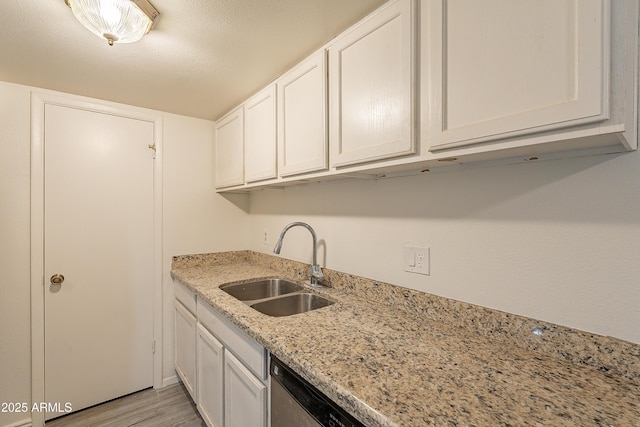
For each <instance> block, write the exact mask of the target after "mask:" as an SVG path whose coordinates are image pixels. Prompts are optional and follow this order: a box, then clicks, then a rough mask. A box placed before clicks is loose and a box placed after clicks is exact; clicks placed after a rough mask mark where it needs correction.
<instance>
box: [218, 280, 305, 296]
mask: <svg viewBox="0 0 640 427" xmlns="http://www.w3.org/2000/svg"><path fill="white" fill-rule="evenodd" d="M220 289H222V290H223V291H224V292H226V293H228V294H229V295H231V296H232V297H235V298H237V299H239V300H240V301H254V300H260V299H265V298H271V297H275V296H280V295H285V294H290V293H291V292H297V291H301V290H303V289H304V287H303V286H300V285H298V284H296V283H293V282H289V281H288V280H284V279H265V280H258V281H256V282H249V283H233V284H230V285H223V286H220Z"/></svg>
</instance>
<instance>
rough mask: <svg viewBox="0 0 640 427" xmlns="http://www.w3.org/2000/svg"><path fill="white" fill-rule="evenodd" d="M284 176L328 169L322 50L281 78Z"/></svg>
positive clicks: (280, 143) (280, 147) (280, 141)
mask: <svg viewBox="0 0 640 427" xmlns="http://www.w3.org/2000/svg"><path fill="white" fill-rule="evenodd" d="M277 87H278V120H277V121H278V157H279V167H280V175H281V176H290V175H296V174H301V173H305V172H314V171H320V170H325V169H327V166H328V161H327V68H326V54H325V51H324V50H320V51H318V52H316V53H315V54H313V55H312V56H310V57H309V58H307V59H306V60H304V61H302V62H301V63H300V64H298V65H297V66H295V67H294V68H292V69H291V70H289V71H288V72H287V73H286V74H284V75H283V76H282V77H280V78H279V79H278V81H277Z"/></svg>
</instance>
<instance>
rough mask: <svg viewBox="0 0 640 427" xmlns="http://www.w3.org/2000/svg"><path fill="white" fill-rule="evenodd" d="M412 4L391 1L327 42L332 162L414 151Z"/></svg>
mask: <svg viewBox="0 0 640 427" xmlns="http://www.w3.org/2000/svg"><path fill="white" fill-rule="evenodd" d="M414 7H415V4H414V2H413V1H411V0H397V1H393V2H391V3H389V4H388V5H386V6H383V7H382V8H381V9H379V10H378V11H376V12H375V13H374V14H372V15H370V16H369V17H368V18H367V19H365V20H364V21H362V22H360V23H359V24H357V25H356V26H354V27H352V28H351V29H350V30H348V31H347V32H345V33H344V34H342V35H341V36H339V37H338V38H337V39H336V40H335V42H334V43H333V44H332V45H331V46H330V48H329V67H330V69H329V77H330V82H329V91H330V98H329V99H330V104H329V105H330V111H331V120H330V129H331V130H330V138H331V139H330V140H331V165H332V166H345V165H351V164H356V163H362V162H367V161H371V160H378V159H386V158H391V157H397V156H401V155H405V154H411V153H415V152H416V142H415V136H414V132H413V128H414V125H413V124H414V114H415V112H414V105H415V96H414V90H413V80H414V78H415V76H414V75H415V73H414V66H415V46H416V43H415V40H416V24H415V22H416V20H417V19H416V16H415V13H414V11H413V8H414Z"/></svg>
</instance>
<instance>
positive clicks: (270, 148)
mask: <svg viewBox="0 0 640 427" xmlns="http://www.w3.org/2000/svg"><path fill="white" fill-rule="evenodd" d="M244 169H245V170H244V179H245V181H246V182H253V181H261V180H264V179H270V178H276V89H275V85H274V84H272V85H269V86H267V87H266V88H265V89H263V90H261V91H260V92H258V93H257V94H255V95H254V96H252V97H251V98H250V99H249V100H248V101H247V102H245V104H244Z"/></svg>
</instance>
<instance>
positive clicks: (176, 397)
mask: <svg viewBox="0 0 640 427" xmlns="http://www.w3.org/2000/svg"><path fill="white" fill-rule="evenodd" d="M129 426H136V427H206V424H205V423H204V421H203V420H202V418H200V415H199V414H198V410H197V409H196V407H195V404H194V403H193V401H192V400H191V397H189V394H188V392H187V390H186V389H185V388H184V386H183V385H182V383H178V384H174V385H171V386H169V387H165V388H163V389H160V390H154V389H152V388H150V389H147V390H142V391H140V392H138V393H133V394H130V395H128V396H124V397H121V398H119V399H115V400H111V401H109V402H106V403H103V404H102V405H97V406H93V407H91V408H87V409H84V410H82V411H78V412H75V413H73V414H69V415H65V416H63V417H59V418H56V419H54V420H51V421H49V422H47V423H46V427H129Z"/></svg>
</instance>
